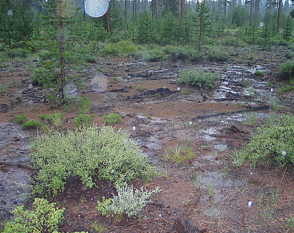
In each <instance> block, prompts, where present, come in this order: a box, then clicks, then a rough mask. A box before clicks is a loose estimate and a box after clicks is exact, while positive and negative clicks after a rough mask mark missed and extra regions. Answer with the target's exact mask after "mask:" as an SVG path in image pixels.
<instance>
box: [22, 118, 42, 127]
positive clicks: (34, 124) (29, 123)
mask: <svg viewBox="0 0 294 233" xmlns="http://www.w3.org/2000/svg"><path fill="white" fill-rule="evenodd" d="M42 125H43V124H42V123H41V122H40V121H36V120H33V119H31V120H28V121H26V122H25V123H23V124H22V126H23V127H24V128H26V129H40V128H41V127H42Z"/></svg>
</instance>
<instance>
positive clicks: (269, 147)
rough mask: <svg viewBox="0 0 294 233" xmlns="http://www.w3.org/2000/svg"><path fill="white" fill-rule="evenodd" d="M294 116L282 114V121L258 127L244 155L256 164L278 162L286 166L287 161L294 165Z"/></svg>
mask: <svg viewBox="0 0 294 233" xmlns="http://www.w3.org/2000/svg"><path fill="white" fill-rule="evenodd" d="M293 144H294V117H293V116H292V115H282V116H281V119H280V122H279V123H278V124H276V125H274V126H270V127H260V128H258V134H256V135H254V136H253V137H252V139H251V140H250V142H249V143H248V145H247V146H246V148H244V151H243V153H242V156H243V157H244V158H247V159H248V160H249V162H250V163H251V164H252V165H253V166H256V165H257V164H266V165H269V164H273V163H276V164H278V165H280V166H284V165H285V164H287V163H292V164H293V165H294V148H293Z"/></svg>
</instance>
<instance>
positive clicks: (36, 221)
mask: <svg viewBox="0 0 294 233" xmlns="http://www.w3.org/2000/svg"><path fill="white" fill-rule="evenodd" d="M55 205H56V204H55V203H51V204H50V203H49V202H48V201H47V200H46V199H43V198H36V199H35V201H34V203H33V207H34V210H24V206H23V205H21V206H18V207H17V208H16V209H15V210H14V211H13V214H14V215H15V218H14V220H13V221H12V222H8V223H6V224H5V225H4V231H3V233H11V232H13V233H31V232H48V233H51V232H57V230H58V225H59V224H60V223H61V222H62V220H63V212H64V209H58V208H57V207H55Z"/></svg>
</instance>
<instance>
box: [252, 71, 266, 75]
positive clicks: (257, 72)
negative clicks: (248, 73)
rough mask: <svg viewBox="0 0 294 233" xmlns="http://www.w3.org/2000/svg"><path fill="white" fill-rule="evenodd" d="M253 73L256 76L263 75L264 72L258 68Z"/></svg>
mask: <svg viewBox="0 0 294 233" xmlns="http://www.w3.org/2000/svg"><path fill="white" fill-rule="evenodd" d="M254 74H255V75H256V76H264V72H262V71H260V70H256V71H255V72H254Z"/></svg>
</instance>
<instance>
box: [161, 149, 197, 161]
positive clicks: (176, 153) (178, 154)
mask: <svg viewBox="0 0 294 233" xmlns="http://www.w3.org/2000/svg"><path fill="white" fill-rule="evenodd" d="M195 156H196V154H195V152H194V151H193V150H192V149H191V148H189V147H187V146H181V145H180V146H176V147H174V148H169V149H166V150H165V153H164V155H163V157H164V158H165V160H169V159H170V160H172V161H173V162H175V163H185V162H187V161H191V160H192V159H194V158H195Z"/></svg>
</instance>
